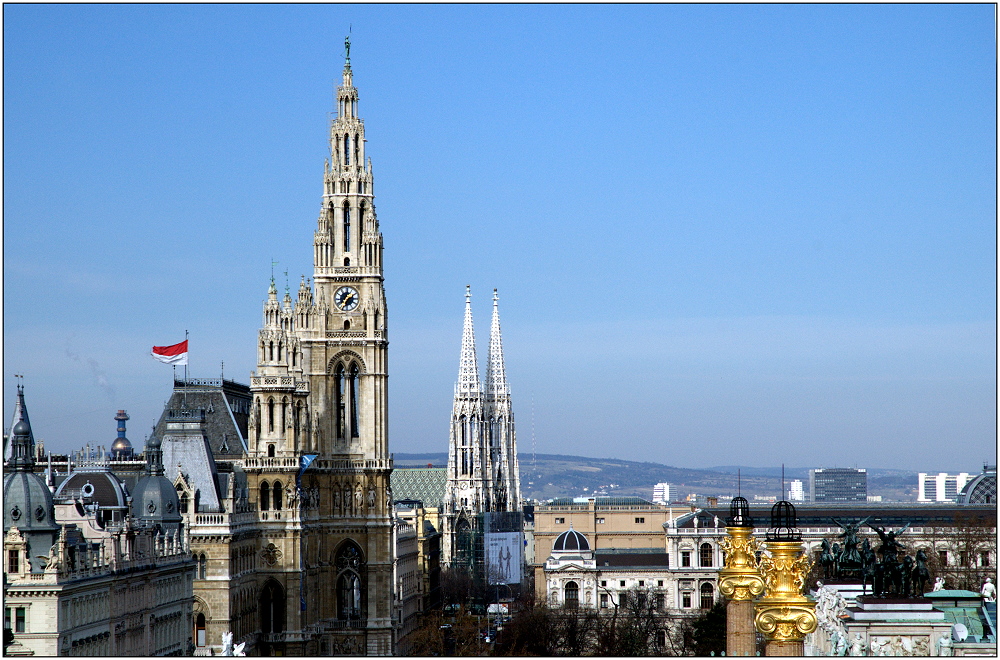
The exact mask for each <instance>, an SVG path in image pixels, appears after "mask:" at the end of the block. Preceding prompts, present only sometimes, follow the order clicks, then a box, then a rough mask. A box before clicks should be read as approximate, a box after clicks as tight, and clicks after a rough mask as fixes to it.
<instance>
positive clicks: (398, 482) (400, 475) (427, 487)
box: [390, 468, 448, 507]
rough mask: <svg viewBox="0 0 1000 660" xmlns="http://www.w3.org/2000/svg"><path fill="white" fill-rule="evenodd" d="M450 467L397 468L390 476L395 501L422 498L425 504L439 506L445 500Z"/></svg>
mask: <svg viewBox="0 0 1000 660" xmlns="http://www.w3.org/2000/svg"><path fill="white" fill-rule="evenodd" d="M447 482H448V468H395V469H393V471H392V476H391V477H390V483H391V484H392V498H393V500H395V501H397V502H398V501H401V500H420V501H421V502H423V503H424V506H428V507H430V506H434V507H439V506H441V504H442V503H443V502H444V491H445V486H446V485H447Z"/></svg>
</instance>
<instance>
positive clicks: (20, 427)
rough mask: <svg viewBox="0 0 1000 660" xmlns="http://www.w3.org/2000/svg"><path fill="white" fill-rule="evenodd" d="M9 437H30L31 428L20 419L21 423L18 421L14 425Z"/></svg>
mask: <svg viewBox="0 0 1000 660" xmlns="http://www.w3.org/2000/svg"><path fill="white" fill-rule="evenodd" d="M11 435H23V436H30V435H31V427H30V426H28V423H27V422H26V421H24V420H23V419H22V420H21V421H19V422H18V423H17V424H15V425H14V429H13V430H12V431H11Z"/></svg>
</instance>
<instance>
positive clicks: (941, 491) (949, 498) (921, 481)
mask: <svg viewBox="0 0 1000 660" xmlns="http://www.w3.org/2000/svg"><path fill="white" fill-rule="evenodd" d="M974 477H975V475H972V474H969V473H968V472H960V473H958V474H948V473H947V472H939V473H937V474H930V473H927V472H921V473H919V474H918V475H917V501H918V502H954V501H956V500H957V499H958V494H959V493H960V492H962V489H963V488H965V484H967V483H969V482H970V481H972V479H973V478H974Z"/></svg>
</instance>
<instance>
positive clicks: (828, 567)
mask: <svg viewBox="0 0 1000 660" xmlns="http://www.w3.org/2000/svg"><path fill="white" fill-rule="evenodd" d="M819 563H820V564H821V565H822V566H823V579H824V580H829V579H831V578H832V577H833V575H834V573H835V572H836V570H837V557H836V555H834V553H833V550H832V549H831V548H830V541H829V540H827V539H823V552H822V553H820V556H819Z"/></svg>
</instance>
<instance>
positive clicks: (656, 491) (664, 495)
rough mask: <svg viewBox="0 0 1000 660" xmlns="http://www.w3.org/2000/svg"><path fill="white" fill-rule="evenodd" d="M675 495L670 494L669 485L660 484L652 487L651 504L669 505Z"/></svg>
mask: <svg viewBox="0 0 1000 660" xmlns="http://www.w3.org/2000/svg"><path fill="white" fill-rule="evenodd" d="M675 494H676V493H672V492H671V488H670V484H668V483H665V482H661V483H658V484H656V485H655V486H653V503H655V504H670V502H672V501H673V496H674V495H675Z"/></svg>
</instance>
